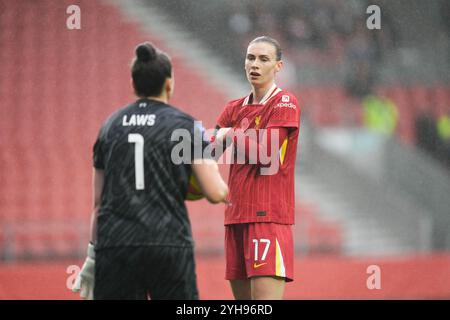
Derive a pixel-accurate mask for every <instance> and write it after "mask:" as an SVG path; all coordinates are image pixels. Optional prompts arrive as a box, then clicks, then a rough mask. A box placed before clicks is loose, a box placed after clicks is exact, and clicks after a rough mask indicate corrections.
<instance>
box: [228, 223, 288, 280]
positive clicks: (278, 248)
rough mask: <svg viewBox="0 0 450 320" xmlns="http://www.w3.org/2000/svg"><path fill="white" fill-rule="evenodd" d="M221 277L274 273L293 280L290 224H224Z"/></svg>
mask: <svg viewBox="0 0 450 320" xmlns="http://www.w3.org/2000/svg"><path fill="white" fill-rule="evenodd" d="M225 258H226V271H225V279H227V280H239V279H241V280H242V279H249V278H251V277H256V276H277V277H282V278H285V279H286V281H287V282H289V281H293V280H294V240H293V237H292V226H291V225H285V224H277V223H242V224H231V225H226V226H225Z"/></svg>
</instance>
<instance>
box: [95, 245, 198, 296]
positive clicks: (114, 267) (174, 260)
mask: <svg viewBox="0 0 450 320" xmlns="http://www.w3.org/2000/svg"><path fill="white" fill-rule="evenodd" d="M95 255H96V257H95V285H94V299H95V300H104V299H107V300H119V299H120V300H122V299H134V300H146V299H153V300H162V299H165V300H196V299H198V290H197V277H196V274H195V260H194V250H193V248H178V247H163V246H161V247H157V246H155V247H120V248H108V249H101V250H97V251H96V253H95Z"/></svg>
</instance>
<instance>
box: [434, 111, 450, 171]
mask: <svg viewBox="0 0 450 320" xmlns="http://www.w3.org/2000/svg"><path fill="white" fill-rule="evenodd" d="M436 127H437V128H436V129H437V134H438V137H439V142H438V157H439V158H440V159H441V160H442V161H443V162H444V163H446V164H447V165H449V166H450V113H447V114H445V115H443V116H441V117H439V118H438V120H437V124H436Z"/></svg>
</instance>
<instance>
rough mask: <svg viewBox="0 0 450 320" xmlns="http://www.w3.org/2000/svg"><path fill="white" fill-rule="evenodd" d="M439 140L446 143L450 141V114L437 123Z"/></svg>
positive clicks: (440, 118)
mask: <svg viewBox="0 0 450 320" xmlns="http://www.w3.org/2000/svg"><path fill="white" fill-rule="evenodd" d="M437 131H438V135H439V138H440V139H441V140H442V141H444V142H449V141H450V114H446V115H443V116H441V117H439V119H438V121H437Z"/></svg>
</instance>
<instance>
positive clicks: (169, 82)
mask: <svg viewBox="0 0 450 320" xmlns="http://www.w3.org/2000/svg"><path fill="white" fill-rule="evenodd" d="M174 88H175V80H174V78H173V77H172V78H167V79H166V81H165V83H164V91H166V94H167V98H168V99H170V98H171V97H172V95H173V91H174Z"/></svg>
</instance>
